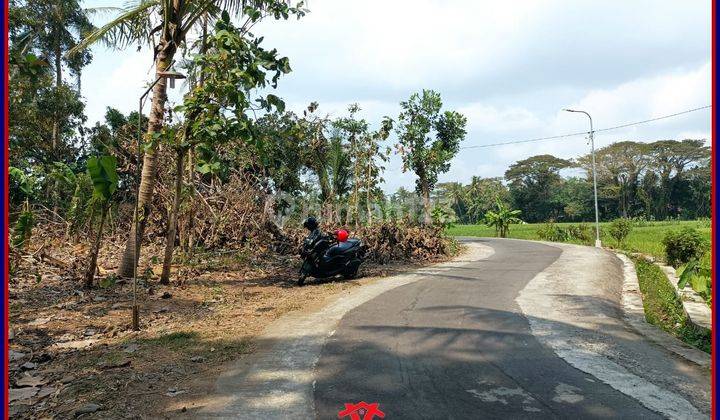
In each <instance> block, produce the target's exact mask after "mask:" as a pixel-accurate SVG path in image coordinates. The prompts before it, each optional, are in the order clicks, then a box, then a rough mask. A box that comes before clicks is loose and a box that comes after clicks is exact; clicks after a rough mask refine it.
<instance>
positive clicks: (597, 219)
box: [563, 109, 602, 248]
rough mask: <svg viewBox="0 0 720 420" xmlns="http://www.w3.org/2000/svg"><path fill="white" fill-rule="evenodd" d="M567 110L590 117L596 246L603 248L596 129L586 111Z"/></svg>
mask: <svg viewBox="0 0 720 420" xmlns="http://www.w3.org/2000/svg"><path fill="white" fill-rule="evenodd" d="M563 111H567V112H582V113H583V114H585V115H587V117H588V118H589V119H590V150H591V155H592V172H593V193H594V196H595V197H594V198H595V247H596V248H602V242H600V211H599V210H598V198H597V197H598V196H597V170H596V169H595V136H594V134H595V131H594V130H593V122H592V117H591V116H590V114H588V113H587V112H585V111H578V110H574V109H564V110H563Z"/></svg>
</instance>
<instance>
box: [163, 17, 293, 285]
mask: <svg viewBox="0 0 720 420" xmlns="http://www.w3.org/2000/svg"><path fill="white" fill-rule="evenodd" d="M261 41H262V40H261V39H247V38H245V37H244V32H243V31H242V30H240V29H239V28H237V27H236V26H235V25H233V24H232V22H231V21H230V15H229V14H228V13H226V12H223V14H222V18H221V19H219V20H218V21H217V22H216V24H215V31H214V33H213V34H212V36H210V37H209V39H208V44H209V45H208V49H207V51H206V52H205V53H202V54H198V55H197V56H196V57H195V62H196V64H197V65H198V67H199V68H200V69H201V74H202V77H203V78H204V79H205V83H204V84H203V85H197V86H195V87H194V88H193V89H192V90H191V91H190V92H189V93H188V94H187V95H186V96H185V98H184V101H183V104H182V105H181V106H179V107H177V108H176V110H177V111H180V112H183V113H184V116H185V121H183V123H182V130H181V132H179V133H176V132H175V131H174V130H166V132H164V133H163V135H164V136H165V137H167V141H168V142H169V144H170V145H171V147H172V148H173V149H174V150H175V152H176V154H177V157H176V170H175V197H174V200H173V206H172V210H171V212H170V218H169V221H168V236H167V239H166V244H165V260H164V264H163V272H162V275H161V277H160V282H161V283H164V284H167V283H168V282H169V276H170V263H171V261H172V254H173V248H174V245H175V233H176V224H177V213H178V209H179V207H180V200H181V194H182V187H183V172H184V159H185V155H186V154H187V152H188V150H189V149H190V148H192V146H194V145H196V144H199V143H202V144H203V145H204V146H205V147H206V148H207V149H214V148H215V147H216V146H217V145H220V144H223V143H227V142H229V141H236V142H238V143H240V144H241V146H249V148H250V149H251V150H252V152H251V153H252V155H254V156H255V157H256V159H255V160H256V162H258V163H259V164H260V166H264V164H265V163H267V162H268V159H267V155H266V154H265V152H266V151H267V148H265V147H264V144H263V140H264V138H263V137H262V136H257V135H256V133H257V130H253V129H252V125H253V121H252V120H251V119H250V117H249V116H248V111H260V110H263V111H265V112H271V111H275V110H276V111H278V112H283V111H284V109H285V103H284V102H283V101H282V100H281V99H280V98H278V97H277V96H275V95H273V94H267V95H265V96H259V97H255V95H256V93H255V92H257V91H262V90H263V89H264V88H266V87H267V86H268V84H270V83H273V86H274V84H275V83H276V82H277V80H278V78H279V77H280V75H281V74H284V73H288V72H290V65H289V61H288V59H287V57H279V56H278V54H277V51H276V50H275V49H273V50H266V49H264V48H263V47H262V46H261ZM256 104H259V107H258V105H256ZM260 172H261V173H262V171H260Z"/></svg>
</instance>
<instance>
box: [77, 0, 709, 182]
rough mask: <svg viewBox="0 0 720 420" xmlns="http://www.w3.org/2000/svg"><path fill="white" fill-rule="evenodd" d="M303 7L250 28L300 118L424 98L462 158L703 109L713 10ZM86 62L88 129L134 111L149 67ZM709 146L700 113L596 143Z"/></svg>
mask: <svg viewBox="0 0 720 420" xmlns="http://www.w3.org/2000/svg"><path fill="white" fill-rule="evenodd" d="M109 2H110V0H87V1H86V2H84V6H86V7H91V6H97V5H101V4H104V5H107V4H108V3H109ZM309 7H310V9H311V12H310V13H309V14H308V15H307V16H306V17H304V18H302V19H301V20H300V21H297V20H295V19H290V20H288V21H280V22H275V21H266V22H263V23H261V24H260V25H258V26H257V27H256V28H255V32H256V33H257V34H259V35H263V36H264V37H265V41H264V43H265V45H266V46H267V47H271V48H277V49H278V51H279V53H280V54H281V55H286V56H288V57H289V58H290V62H291V66H292V68H293V72H292V73H290V74H289V75H286V76H284V77H283V78H282V79H281V80H280V83H279V88H278V91H277V92H275V93H277V94H278V95H279V96H281V97H283V98H285V100H286V102H287V104H288V108H289V109H292V110H294V111H296V112H300V111H302V110H303V109H304V108H305V107H306V106H307V104H308V103H310V102H311V101H318V102H319V103H320V112H321V113H322V114H325V113H329V114H330V115H331V116H342V115H346V109H347V105H348V104H350V103H354V102H357V103H359V104H360V106H361V108H362V109H363V110H362V112H361V115H360V116H361V117H363V118H366V119H367V120H368V121H369V122H370V123H371V124H373V125H374V126H377V124H378V123H379V121H380V119H381V118H382V117H383V116H384V115H389V116H391V117H396V116H397V114H398V112H399V106H398V103H399V102H400V101H402V100H406V99H407V98H408V96H409V95H410V93H412V92H413V91H419V90H421V89H424V88H430V89H435V90H437V91H439V92H440V93H441V94H442V97H443V101H444V103H445V105H446V108H447V109H455V110H459V111H460V112H462V113H464V114H465V115H467V117H468V136H467V139H466V141H465V145H478V144H489V143H498V142H504V141H509V140H522V139H529V138H537V137H544V136H551V135H557V134H563V133H568V132H577V131H584V130H587V120H586V119H585V118H584V117H583V116H582V115H577V114H568V113H565V112H562V111H560V110H561V109H563V108H567V107H577V108H580V109H585V110H587V111H588V112H590V113H591V114H592V115H593V119H594V120H595V123H596V127H597V128H603V127H608V126H611V125H617V124H622V123H626V122H632V121H638V120H643V119H647V118H653V117H657V116H660V115H665V114H670V113H674V112H677V111H681V110H684V109H688V108H693V107H696V106H702V105H706V104H709V102H710V63H709V58H710V6H709V3H708V2H671V1H665V2H658V1H656V0H643V1H640V0H638V1H633V2H613V3H612V5H609V4H608V3H607V2H568V1H559V0H552V1H540V0H537V1H533V0H528V1H512V2H510V1H506V2H499V1H495V0H489V1H473V2H468V1H462V0H447V1H441V0H405V1H401V0H397V1H385V0H366V1H362V2H347V1H335V0H310V3H309ZM588 16H591V17H592V19H591V20H590V19H589V18H588ZM94 55H95V60H94V61H93V63H92V64H91V65H90V66H88V68H87V69H86V70H85V72H84V74H83V91H84V94H85V96H86V97H87V98H88V111H87V112H88V116H89V119H90V121H91V122H93V121H94V120H98V119H101V118H102V115H103V114H104V112H105V107H106V106H114V107H117V108H119V109H121V110H123V111H125V112H129V111H132V110H134V109H136V107H137V98H138V96H139V95H140V94H141V93H142V91H143V90H144V89H143V86H144V84H145V82H146V81H147V80H148V79H150V77H151V76H150V75H149V74H148V69H149V65H150V58H151V55H152V54H151V53H150V52H149V51H147V50H146V49H144V50H143V51H141V52H140V53H135V52H134V51H132V49H130V50H127V51H123V52H107V51H105V50H104V49H103V48H100V47H98V48H95V49H94ZM171 97H174V98H179V91H177V90H176V91H175V92H174V93H172V94H171ZM709 132H710V112H709V111H699V112H696V113H693V114H687V115H683V116H680V117H677V118H673V119H668V120H663V121H658V122H654V123H651V124H646V125H639V126H634V127H629V128H626V129H622V130H617V131H609V132H601V133H597V137H596V140H597V146H598V147H602V146H603V145H607V144H609V143H611V142H613V141H618V140H627V139H630V140H640V141H651V140H654V139H658V138H685V137H694V138H697V137H701V138H702V137H707V138H709ZM393 138H394V135H393V136H392V137H391V139H390V140H393ZM587 152H589V146H588V145H587V142H586V140H584V139H583V138H582V137H573V138H568V139H560V140H552V141H545V142H537V143H524V144H515V145H508V146H501V147H494V148H478V149H464V150H462V151H461V153H460V154H459V155H458V156H457V157H456V158H455V159H454V161H453V166H452V168H451V170H450V172H449V173H448V174H444V175H442V176H441V177H440V179H441V180H443V181H448V180H460V181H463V182H467V181H468V180H469V179H470V177H472V176H473V175H480V176H502V174H503V173H504V172H505V169H506V168H507V166H509V165H510V164H512V163H513V162H515V161H516V160H519V159H524V158H527V157H529V156H532V155H534V154H543V153H551V154H554V155H557V156H560V157H565V158H570V157H576V156H578V155H580V154H584V153H587ZM384 177H385V179H386V186H385V188H386V190H388V191H391V190H394V189H396V188H397V187H399V186H401V185H402V186H405V187H407V188H413V187H414V175H413V174H412V173H402V172H401V163H400V158H399V157H398V156H394V157H393V158H392V160H391V162H390V163H389V164H388V170H387V172H386V174H385V176H384Z"/></svg>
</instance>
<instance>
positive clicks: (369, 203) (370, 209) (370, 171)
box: [365, 156, 372, 226]
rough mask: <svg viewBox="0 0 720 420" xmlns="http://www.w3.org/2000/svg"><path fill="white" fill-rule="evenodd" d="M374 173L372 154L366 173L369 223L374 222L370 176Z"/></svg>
mask: <svg viewBox="0 0 720 420" xmlns="http://www.w3.org/2000/svg"><path fill="white" fill-rule="evenodd" d="M371 175H372V156H368V166H367V172H366V173H365V191H366V196H365V205H366V206H367V224H368V226H370V225H371V224H372V200H371V198H372V191H371V188H370V183H371V182H370V176H371Z"/></svg>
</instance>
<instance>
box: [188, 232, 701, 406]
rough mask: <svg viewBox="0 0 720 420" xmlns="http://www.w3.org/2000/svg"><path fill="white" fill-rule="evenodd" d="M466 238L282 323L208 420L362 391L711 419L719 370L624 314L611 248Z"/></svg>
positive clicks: (382, 397) (229, 377) (364, 394)
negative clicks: (446, 258)
mask: <svg viewBox="0 0 720 420" xmlns="http://www.w3.org/2000/svg"><path fill="white" fill-rule="evenodd" d="M466 241H467V243H468V246H469V247H470V249H471V250H474V251H475V252H474V254H473V253H471V254H472V255H474V256H475V257H473V258H467V259H466V260H464V261H462V262H461V263H456V264H449V265H446V267H444V268H428V269H424V270H420V272H418V273H415V274H412V275H409V276H400V277H398V278H397V279H387V280H382V281H380V282H378V283H377V284H373V285H369V286H363V287H362V288H358V289H359V290H356V291H353V292H352V295H351V296H346V297H344V298H342V299H339V300H338V302H337V303H335V304H333V305H330V306H329V307H328V308H325V309H323V310H322V311H320V312H318V313H314V314H307V315H304V316H299V315H295V316H294V317H292V318H289V319H288V320H286V321H283V320H280V322H278V324H277V325H276V326H275V327H273V328H270V329H269V331H268V333H267V334H266V336H265V337H264V339H263V340H264V341H265V342H266V347H267V351H264V352H261V353H258V354H257V355H255V356H253V357H252V358H249V359H246V360H244V361H243V362H241V363H239V364H238V365H237V366H235V367H234V368H232V369H229V370H228V372H227V373H226V374H225V375H224V376H223V378H221V379H220V380H219V381H218V385H217V388H218V398H217V401H218V402H217V403H216V404H208V406H207V407H206V408H205V410H204V411H203V412H201V416H200V417H204V418H209V417H215V418H309V417H313V416H314V417H316V418H320V419H332V418H335V419H336V418H338V413H339V412H340V411H341V410H342V409H343V408H344V405H345V403H358V402H360V401H365V402H367V403H378V405H379V408H380V409H381V410H382V411H383V412H384V413H385V418H388V419H400V418H407V419H441V418H457V419H467V418H488V419H493V418H496V419H519V418H533V419H534V418H540V419H542V418H549V419H554V418H577V419H580V418H581V419H590V418H607V419H610V418H613V419H614V418H633V419H636V418H647V419H653V418H679V419H683V418H688V419H693V418H708V417H709V413H710V372H709V370H708V369H707V368H703V367H701V366H699V365H697V364H694V363H692V362H689V361H688V360H685V359H683V358H681V357H679V356H678V355H676V354H675V353H672V352H670V351H668V350H665V348H663V347H660V346H658V345H656V344H654V343H652V342H650V341H649V340H647V339H646V338H645V337H644V336H641V335H640V334H638V333H637V332H635V331H634V330H633V329H632V328H631V327H629V326H628V325H627V324H626V323H625V322H624V321H623V319H622V312H621V308H620V300H621V292H622V279H623V273H622V265H621V262H620V261H619V260H618V259H617V257H615V256H614V255H613V254H612V253H610V252H607V251H603V250H598V249H594V248H590V247H580V246H572V245H556V244H552V245H550V244H543V243H538V242H529V241H518V240H502V239H474V240H470V239H466ZM478 250H484V251H487V250H490V252H484V251H483V252H480V253H478ZM480 255H482V256H480ZM348 418H349V417H348ZM360 418H362V416H361V417H360Z"/></svg>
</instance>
